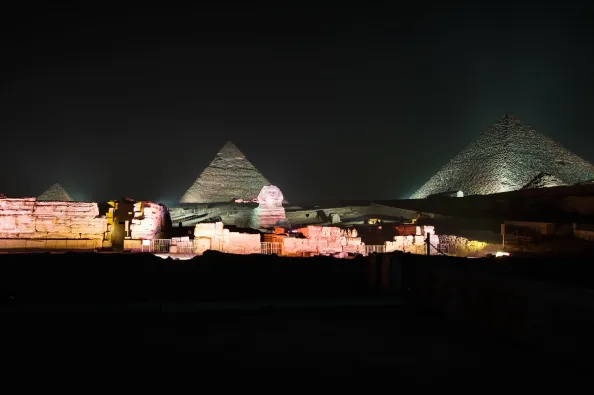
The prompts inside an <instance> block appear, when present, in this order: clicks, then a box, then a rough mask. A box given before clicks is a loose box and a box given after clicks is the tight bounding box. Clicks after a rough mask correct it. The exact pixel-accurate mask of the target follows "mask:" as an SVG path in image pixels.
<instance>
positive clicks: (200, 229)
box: [194, 222, 260, 254]
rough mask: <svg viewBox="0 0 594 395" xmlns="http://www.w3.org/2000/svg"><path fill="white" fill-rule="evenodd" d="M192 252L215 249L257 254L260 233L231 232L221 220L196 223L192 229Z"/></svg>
mask: <svg viewBox="0 0 594 395" xmlns="http://www.w3.org/2000/svg"><path fill="white" fill-rule="evenodd" d="M194 249H195V250H194V253H195V254H202V253H204V251H206V250H217V251H222V252H228V253H234V254H259V253H260V235H259V234H250V233H240V232H231V231H229V229H225V228H224V226H223V223H222V222H217V223H211V224H197V225H196V228H195V229H194Z"/></svg>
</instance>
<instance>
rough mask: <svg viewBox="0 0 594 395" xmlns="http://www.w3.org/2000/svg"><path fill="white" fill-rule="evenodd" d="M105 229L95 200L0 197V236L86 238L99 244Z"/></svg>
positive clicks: (57, 238) (15, 237)
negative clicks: (61, 200) (62, 200)
mask: <svg viewBox="0 0 594 395" xmlns="http://www.w3.org/2000/svg"><path fill="white" fill-rule="evenodd" d="M106 230H107V220H106V219H105V218H104V217H101V216H99V208H98V206H97V203H83V202H57V201H38V200H37V199H36V198H20V199H0V239H37V240H42V239H52V240H60V239H61V240H66V239H70V240H77V239H78V240H81V239H88V240H96V241H97V245H98V246H101V242H102V241H103V238H104V234H105V231H106ZM71 244H72V243H71ZM72 245H74V244H72Z"/></svg>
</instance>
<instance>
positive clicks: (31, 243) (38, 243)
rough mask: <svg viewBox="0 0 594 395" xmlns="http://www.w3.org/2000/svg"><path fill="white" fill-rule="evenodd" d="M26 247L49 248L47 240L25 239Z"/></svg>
mask: <svg viewBox="0 0 594 395" xmlns="http://www.w3.org/2000/svg"><path fill="white" fill-rule="evenodd" d="M25 248H26V249H28V250H29V249H40V250H41V249H47V243H46V241H45V240H25Z"/></svg>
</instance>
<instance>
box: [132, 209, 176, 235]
mask: <svg viewBox="0 0 594 395" xmlns="http://www.w3.org/2000/svg"><path fill="white" fill-rule="evenodd" d="M169 226H170V224H168V216H167V208H165V207H164V206H161V205H159V204H157V203H152V202H136V203H135V204H134V218H133V219H132V221H131V223H130V237H131V238H132V239H143V240H152V239H162V238H165V236H166V235H165V233H166V231H167V229H168V227H169Z"/></svg>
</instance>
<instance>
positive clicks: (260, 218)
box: [251, 185, 287, 229]
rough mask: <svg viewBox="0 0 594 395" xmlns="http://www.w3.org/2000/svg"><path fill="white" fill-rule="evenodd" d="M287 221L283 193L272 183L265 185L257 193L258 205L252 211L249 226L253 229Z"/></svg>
mask: <svg viewBox="0 0 594 395" xmlns="http://www.w3.org/2000/svg"><path fill="white" fill-rule="evenodd" d="M284 223H287V217H286V215H285V208H284V207H283V194H282V192H281V191H280V189H278V188H277V187H275V186H274V185H266V186H264V187H262V190H261V191H260V193H259V194H258V207H256V208H255V209H254V210H253V211H252V221H251V227H252V228H254V229H265V228H273V227H275V226H279V225H282V224H284Z"/></svg>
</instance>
